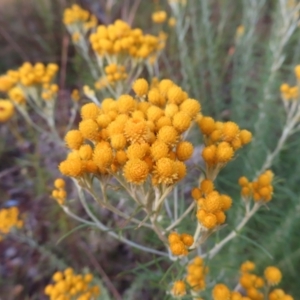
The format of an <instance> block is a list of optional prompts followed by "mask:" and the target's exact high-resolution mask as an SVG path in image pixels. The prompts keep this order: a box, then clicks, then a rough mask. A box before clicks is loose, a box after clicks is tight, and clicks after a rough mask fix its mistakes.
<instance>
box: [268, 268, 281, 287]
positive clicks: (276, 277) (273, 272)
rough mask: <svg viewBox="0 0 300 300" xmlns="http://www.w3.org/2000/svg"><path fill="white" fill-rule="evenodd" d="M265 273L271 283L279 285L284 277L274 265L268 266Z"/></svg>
mask: <svg viewBox="0 0 300 300" xmlns="http://www.w3.org/2000/svg"><path fill="white" fill-rule="evenodd" d="M264 274H265V278H266V280H267V282H268V284H269V285H277V284H278V283H279V282H280V281H281V278H282V274H281V272H280V270H279V269H278V268H276V267H273V266H270V267H267V268H266V269H265V272H264Z"/></svg>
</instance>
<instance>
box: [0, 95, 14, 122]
mask: <svg viewBox="0 0 300 300" xmlns="http://www.w3.org/2000/svg"><path fill="white" fill-rule="evenodd" d="M14 112H15V109H14V105H13V104H12V103H11V101H9V100H1V99H0V122H7V121H8V120H9V119H10V118H11V117H12V116H13V115H14Z"/></svg>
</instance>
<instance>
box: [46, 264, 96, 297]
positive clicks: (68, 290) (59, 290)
mask: <svg viewBox="0 0 300 300" xmlns="http://www.w3.org/2000/svg"><path fill="white" fill-rule="evenodd" d="M52 280H53V284H49V285H47V286H46V288H45V294H46V295H47V296H49V298H50V300H73V299H76V300H93V299H97V297H98V296H99V295H100V289H99V287H98V286H96V285H94V286H93V285H92V280H93V275H92V274H90V273H87V274H85V275H77V274H76V273H74V271H73V269H71V268H67V269H66V270H64V271H63V272H56V273H54V275H53V276H52Z"/></svg>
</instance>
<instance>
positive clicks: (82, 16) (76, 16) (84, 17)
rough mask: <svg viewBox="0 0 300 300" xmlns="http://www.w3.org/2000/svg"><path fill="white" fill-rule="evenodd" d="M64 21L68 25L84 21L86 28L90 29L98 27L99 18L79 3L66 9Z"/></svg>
mask: <svg viewBox="0 0 300 300" xmlns="http://www.w3.org/2000/svg"><path fill="white" fill-rule="evenodd" d="M63 23H64V24H65V25H67V26H68V25H72V24H76V23H77V24H78V23H83V25H84V28H85V29H90V28H93V27H96V25H97V18H96V16H94V15H92V14H90V13H89V12H88V11H87V10H85V9H83V8H81V7H80V6H79V5H77V4H73V5H72V6H71V7H70V8H67V9H65V11H64V16H63Z"/></svg>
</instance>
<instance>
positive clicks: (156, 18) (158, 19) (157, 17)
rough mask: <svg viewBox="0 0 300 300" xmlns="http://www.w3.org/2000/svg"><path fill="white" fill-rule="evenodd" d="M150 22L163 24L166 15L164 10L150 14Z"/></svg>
mask: <svg viewBox="0 0 300 300" xmlns="http://www.w3.org/2000/svg"><path fill="white" fill-rule="evenodd" d="M151 18H152V21H153V22H154V23H157V24H161V23H164V22H165V21H166V19H167V13H166V12H165V11H164V10H159V11H156V12H154V13H152V16H151Z"/></svg>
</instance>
